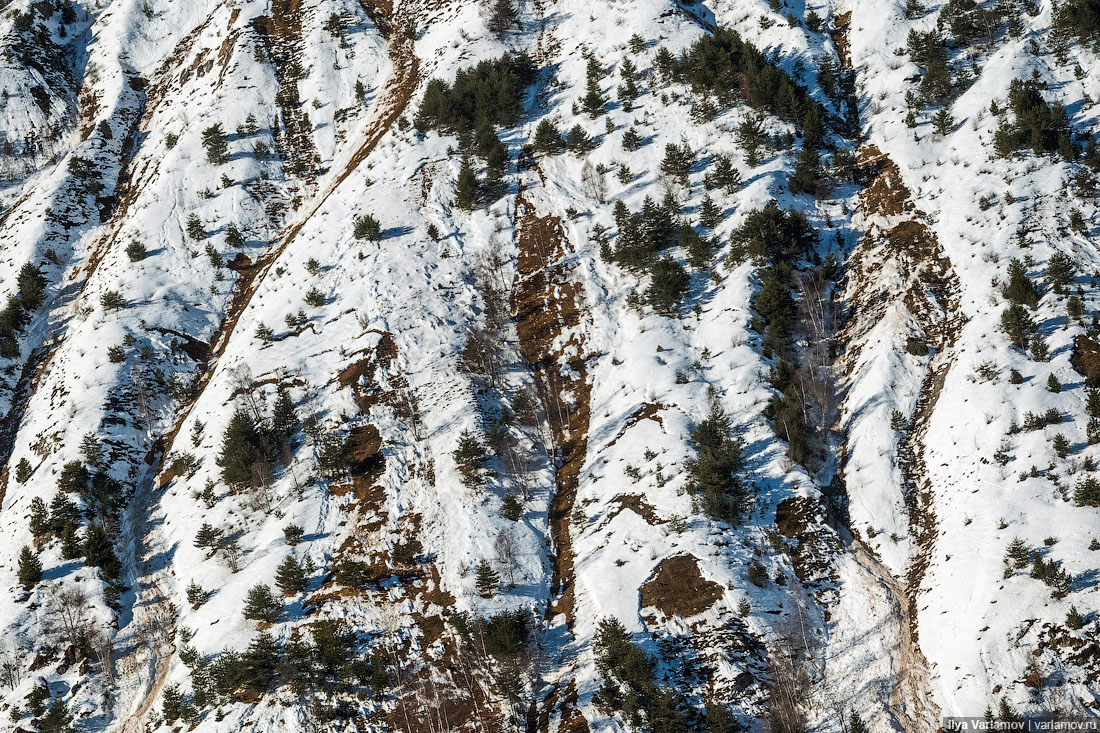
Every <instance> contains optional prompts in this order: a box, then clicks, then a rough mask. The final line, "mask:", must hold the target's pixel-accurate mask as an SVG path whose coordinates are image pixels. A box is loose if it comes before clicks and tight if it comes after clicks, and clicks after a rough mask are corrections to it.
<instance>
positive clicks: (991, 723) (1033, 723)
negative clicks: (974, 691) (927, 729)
mask: <svg viewBox="0 0 1100 733" xmlns="http://www.w3.org/2000/svg"><path fill="white" fill-rule="evenodd" d="M943 729H944V730H945V731H1025V732H1028V733H1030V731H1100V719H1096V718H1055V719H1052V720H1009V719H1006V718H986V717H985V716H982V717H977V718H944V719H943Z"/></svg>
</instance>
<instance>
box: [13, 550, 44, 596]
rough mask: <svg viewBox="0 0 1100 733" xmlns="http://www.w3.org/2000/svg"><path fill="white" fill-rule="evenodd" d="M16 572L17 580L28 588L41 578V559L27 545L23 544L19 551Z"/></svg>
mask: <svg viewBox="0 0 1100 733" xmlns="http://www.w3.org/2000/svg"><path fill="white" fill-rule="evenodd" d="M18 574H19V582H20V583H22V584H23V587H24V588H30V587H31V586H32V585H34V584H35V583H37V582H38V581H40V580H42V561H41V560H39V559H38V555H36V554H35V553H34V551H33V550H31V548H30V547H28V546H27V545H23V549H22V550H20V551H19V571H18Z"/></svg>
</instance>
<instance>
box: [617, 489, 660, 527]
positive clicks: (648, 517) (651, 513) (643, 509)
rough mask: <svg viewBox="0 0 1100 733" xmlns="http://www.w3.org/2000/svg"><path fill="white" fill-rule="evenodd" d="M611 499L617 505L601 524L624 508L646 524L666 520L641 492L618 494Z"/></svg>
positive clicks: (654, 523) (620, 512) (655, 523)
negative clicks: (658, 514)
mask: <svg viewBox="0 0 1100 733" xmlns="http://www.w3.org/2000/svg"><path fill="white" fill-rule="evenodd" d="M611 501H613V502H615V503H616V504H618V506H617V507H616V508H615V509H614V510H613V511H612V512H611V514H610V515H609V516H608V517H607V519H605V520H604V521H603V524H607V523H608V522H610V521H611V520H612V519H614V518H615V517H617V516H619V515H620V514H622V513H623V512H624V511H626V510H629V511H632V512H634V513H635V514H637V515H638V516H639V517H641V518H642V519H644V520H645V521H646V523H647V524H652V525H654V526H656V525H658V524H665V523H666V522H667V521H668V520H666V519H661V518H660V517H659V516H657V510H656V509H654V508H653V505H652V504H650V503H649V502H648V501H646V500H645V497H643V496H642V495H641V494H619V495H618V496H616V497H615V498H613V499H612V500H611Z"/></svg>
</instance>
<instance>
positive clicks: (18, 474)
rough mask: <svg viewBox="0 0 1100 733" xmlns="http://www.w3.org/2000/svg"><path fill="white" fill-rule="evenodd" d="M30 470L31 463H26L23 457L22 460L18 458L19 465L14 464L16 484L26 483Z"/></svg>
mask: <svg viewBox="0 0 1100 733" xmlns="http://www.w3.org/2000/svg"><path fill="white" fill-rule="evenodd" d="M32 470H33V469H32V468H31V462H30V461H28V460H27V459H26V457H25V456H24V457H23V458H20V459H19V463H17V464H15V480H16V482H18V483H21V484H25V483H27V479H29V478H30V477H31V472H32Z"/></svg>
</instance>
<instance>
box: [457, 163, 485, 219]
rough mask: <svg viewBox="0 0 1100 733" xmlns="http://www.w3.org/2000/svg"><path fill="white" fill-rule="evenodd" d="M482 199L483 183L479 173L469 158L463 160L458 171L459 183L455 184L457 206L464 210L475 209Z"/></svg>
mask: <svg viewBox="0 0 1100 733" xmlns="http://www.w3.org/2000/svg"><path fill="white" fill-rule="evenodd" d="M480 199H481V184H480V182H479V181H478V180H477V173H475V172H474V169H473V166H471V165H470V161H469V160H463V161H462V168H461V169H460V170H459V172H458V184H457V185H456V186H455V206H457V207H458V208H460V209H462V210H464V211H473V210H474V209H476V208H477V205H478V201H480Z"/></svg>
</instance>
